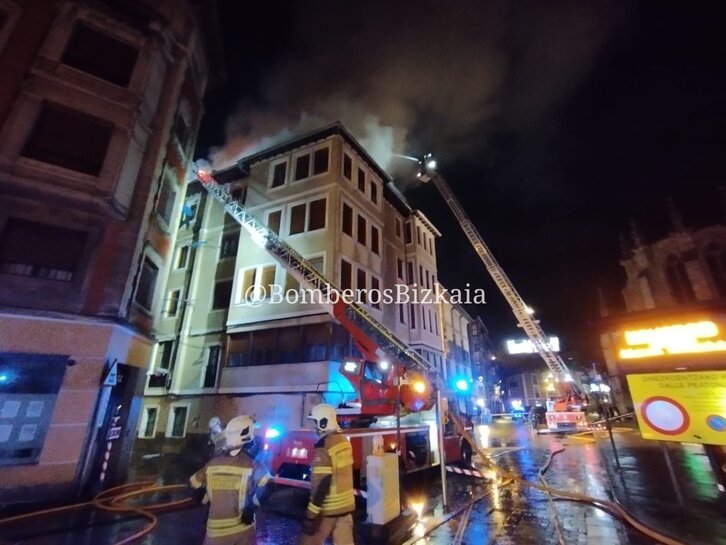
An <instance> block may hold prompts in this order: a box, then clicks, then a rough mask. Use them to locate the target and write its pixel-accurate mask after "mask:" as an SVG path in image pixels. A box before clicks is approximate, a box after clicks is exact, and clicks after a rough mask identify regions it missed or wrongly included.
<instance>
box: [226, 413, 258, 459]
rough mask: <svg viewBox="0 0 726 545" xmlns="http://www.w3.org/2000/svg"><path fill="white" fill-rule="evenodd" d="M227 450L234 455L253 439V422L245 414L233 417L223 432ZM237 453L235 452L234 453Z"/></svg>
mask: <svg viewBox="0 0 726 545" xmlns="http://www.w3.org/2000/svg"><path fill="white" fill-rule="evenodd" d="M224 437H225V440H226V442H227V449H228V450H229V451H230V452H231V453H232V454H233V455H234V454H237V453H239V450H240V448H242V445H244V444H245V443H249V442H250V441H252V440H253V439H254V438H255V420H254V419H253V418H252V417H251V416H247V415H246V414H243V415H240V416H235V417H234V418H233V419H232V420H230V421H229V424H227V427H226V428H225V430H224ZM235 451H237V452H235Z"/></svg>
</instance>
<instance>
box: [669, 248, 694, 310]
mask: <svg viewBox="0 0 726 545" xmlns="http://www.w3.org/2000/svg"><path fill="white" fill-rule="evenodd" d="M666 278H667V279H668V284H669V286H670V288H671V294H672V295H673V299H675V301H676V303H686V302H689V301H693V300H695V298H696V295H695V293H694V292H693V286H692V285H691V279H690V278H689V277H688V273H687V272H686V267H685V265H684V264H683V261H681V260H680V259H679V258H678V257H676V256H673V255H672V256H670V257H669V258H668V260H667V262H666Z"/></svg>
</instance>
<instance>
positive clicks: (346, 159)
mask: <svg viewBox="0 0 726 545" xmlns="http://www.w3.org/2000/svg"><path fill="white" fill-rule="evenodd" d="M343 176H345V177H346V178H348V179H349V180H352V179H353V159H351V158H350V155H348V154H347V153H344V154H343Z"/></svg>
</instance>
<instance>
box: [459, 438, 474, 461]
mask: <svg viewBox="0 0 726 545" xmlns="http://www.w3.org/2000/svg"><path fill="white" fill-rule="evenodd" d="M473 455H474V453H473V451H472V448H471V445H470V444H469V443H468V442H467V441H462V443H461V464H462V465H464V466H467V467H471V459H472V456H473Z"/></svg>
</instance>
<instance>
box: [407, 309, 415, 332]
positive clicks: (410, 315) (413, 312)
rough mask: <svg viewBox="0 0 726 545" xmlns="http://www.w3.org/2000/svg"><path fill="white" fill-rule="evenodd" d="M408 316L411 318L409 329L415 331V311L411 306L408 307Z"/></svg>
mask: <svg viewBox="0 0 726 545" xmlns="http://www.w3.org/2000/svg"><path fill="white" fill-rule="evenodd" d="M408 314H409V317H410V318H411V329H416V309H415V308H414V306H413V305H408Z"/></svg>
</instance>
